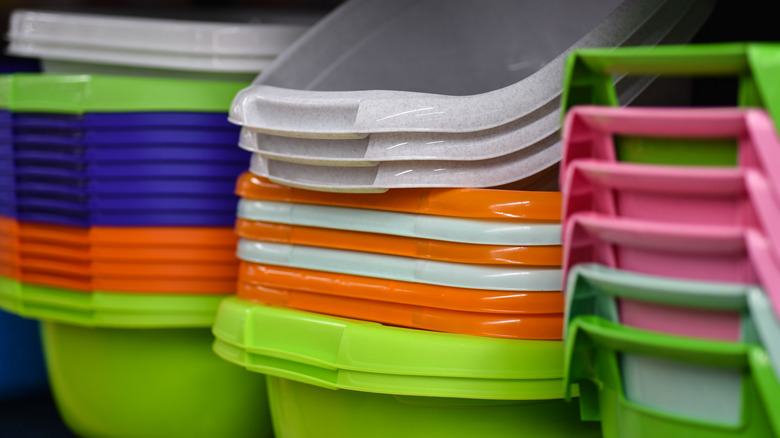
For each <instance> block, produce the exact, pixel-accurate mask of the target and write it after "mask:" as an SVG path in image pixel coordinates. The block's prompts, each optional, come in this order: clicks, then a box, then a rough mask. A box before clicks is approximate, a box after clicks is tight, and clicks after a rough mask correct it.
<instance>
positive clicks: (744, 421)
mask: <svg viewBox="0 0 780 438" xmlns="http://www.w3.org/2000/svg"><path fill="white" fill-rule="evenodd" d="M565 362H566V385H567V386H568V385H569V384H573V383H578V384H579V388H580V406H581V411H582V418H583V419H588V420H601V424H602V429H603V433H604V437H606V438H613V437H614V438H617V437H632V438H642V437H680V438H692V437H693V438H698V437H701V438H720V437H756V438H758V437H776V436H780V383H779V382H778V379H777V377H776V376H775V374H774V372H773V370H772V367H771V364H770V361H769V358H768V357H767V355H766V352H765V351H764V350H763V349H762V348H761V347H758V346H755V345H750V344H743V343H736V342H723V341H710V340H700V339H695V338H686V337H680V336H670V335H662V334H658V333H654V332H649V331H645V330H639V329H633V328H630V327H626V326H622V325H620V324H616V323H614V322H611V321H607V320H606V319H603V318H600V317H598V316H594V315H582V316H578V317H576V318H574V320H573V321H572V322H571V324H570V326H569V328H568V334H567V337H566V359H565ZM664 377H666V378H664ZM692 387H695V388H696V389H695V390H693V391H692V390H691V388H692ZM724 396H728V397H729V398H723V397H724ZM638 399H643V400H638ZM647 399H655V401H658V400H665V401H666V403H669V404H675V405H677V407H671V406H668V405H665V404H660V405H656V406H654V405H650V404H648V403H647V402H646V400H647ZM690 400H694V401H695V403H694V404H692V405H689V406H687V407H686V409H684V411H686V412H683V410H681V409H679V405H680V404H682V403H685V402H686V401H690ZM733 408H736V410H734V409H733ZM713 410H714V411H716V412H713ZM717 411H722V412H723V413H724V414H725V415H724V416H723V417H722V418H721V417H717V418H716V419H715V420H713V419H712V418H710V419H706V418H703V417H702V415H706V416H709V417H713V416H714V415H715V414H718V413H719V412H717ZM691 412H695V413H696V414H691Z"/></svg>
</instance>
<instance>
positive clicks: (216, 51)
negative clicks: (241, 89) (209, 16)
mask: <svg viewBox="0 0 780 438" xmlns="http://www.w3.org/2000/svg"><path fill="white" fill-rule="evenodd" d="M308 27H309V26H308V25H305V24H301V23H300V22H298V23H236V22H205V21H189V20H171V19H161V18H141V17H123V16H111V15H100V14H81V13H66V12H45V11H32V10H16V11H14V12H13V13H12V14H11V18H10V23H9V30H8V35H7V38H8V40H9V45H8V52H9V53H10V54H13V55H16V56H29V57H41V58H51V59H61V60H72V61H85V62H105V63H116V64H122V65H138V66H150V67H160V68H182V69H203V70H209V71H211V70H219V69H221V70H225V71H246V72H255V73H256V72H258V71H260V70H261V69H262V68H264V67H265V66H266V65H268V63H269V62H270V61H271V60H272V59H274V58H275V57H276V55H278V54H279V53H280V52H281V51H283V50H285V49H286V48H287V47H288V46H289V45H290V44H292V42H293V41H295V40H296V39H297V38H298V37H299V36H300V35H301V34H303V32H304V31H306V29H308Z"/></svg>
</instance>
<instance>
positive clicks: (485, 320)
mask: <svg viewBox="0 0 780 438" xmlns="http://www.w3.org/2000/svg"><path fill="white" fill-rule="evenodd" d="M252 300H253V301H258V302H262V303H266V304H272V305H280V306H285V307H291V308H294V309H299V310H307V311H310V312H317V313H325V314H328V315H336V316H343V317H347V318H355V319H362V320H366V321H375V322H379V323H383V324H392V325H397V326H401V327H410V328H416V329H423V330H434V331H439V332H447V333H460V334H465V335H475V336H490V337H498V338H513V339H546V340H559V339H561V335H562V333H563V314H561V313H557V314H547V313H543V314H533V313H531V314H528V313H526V314H511V313H479V312H464V311H458V310H450V309H440V308H435V307H419V306H413V305H408V304H400V303H390V302H386V301H377V300H366V299H360V298H352V297H345V296H339V295H332V294H318V293H312V292H301V291H295V290H282V289H271V288H266V287H261V286H255V287H254V293H253V294H252Z"/></svg>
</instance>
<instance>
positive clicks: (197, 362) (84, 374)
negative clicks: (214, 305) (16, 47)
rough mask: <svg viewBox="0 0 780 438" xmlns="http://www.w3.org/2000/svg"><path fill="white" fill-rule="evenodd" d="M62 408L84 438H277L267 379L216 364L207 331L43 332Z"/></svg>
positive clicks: (72, 328) (62, 328) (49, 327)
mask: <svg viewBox="0 0 780 438" xmlns="http://www.w3.org/2000/svg"><path fill="white" fill-rule="evenodd" d="M43 333H44V336H43V342H44V346H45V349H46V359H47V365H48V369H49V374H50V376H51V382H52V389H53V392H54V398H55V401H56V403H57V408H58V409H59V411H60V415H62V417H63V419H64V420H65V423H66V424H67V425H68V426H69V427H70V429H71V430H72V431H73V432H74V433H76V434H78V435H79V436H104V437H105V436H111V437H118V438H120V437H121V438H130V437H139V436H144V437H160V438H162V437H166V436H177V435H180V434H185V435H187V436H189V437H203V438H206V437H214V436H224V437H235V438H238V437H245V436H254V437H262V438H270V437H271V436H273V433H272V430H271V419H270V414H269V411H268V400H267V393H266V385H265V379H264V378H263V376H260V375H253V374H252V373H248V372H247V371H245V370H242V369H240V368H238V367H235V366H232V365H230V364H228V363H225V361H223V360H221V359H219V358H218V357H216V356H215V355H214V354H213V353H212V352H211V351H210V350H209V345H210V344H211V342H212V339H213V337H212V336H211V334H210V333H209V330H208V328H206V327H197V328H132V329H127V328H105V327H100V328H94V327H82V326H79V325H71V324H66V323H60V322H53V321H46V322H45V323H44V324H43Z"/></svg>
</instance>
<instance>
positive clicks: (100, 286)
mask: <svg viewBox="0 0 780 438" xmlns="http://www.w3.org/2000/svg"><path fill="white" fill-rule="evenodd" d="M13 274H15V275H9V277H12V278H16V279H18V280H20V281H23V282H25V283H30V284H37V285H41V286H48V287H55V288H63V289H70V290H75V291H79V292H85V293H89V292H92V291H96V290H110V291H112V292H124V293H159V294H204V295H227V294H232V293H234V292H235V290H236V281H235V279H232V280H227V279H219V280H183V279H143V278H137V277H132V278H121V277H118V278H114V277H96V278H92V279H91V281H90V280H89V279H79V278H74V277H67V276H63V275H56V274H54V275H53V274H51V273H47V272H38V271H25V272H22V273H18V271H17V272H15V273H13Z"/></svg>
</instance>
